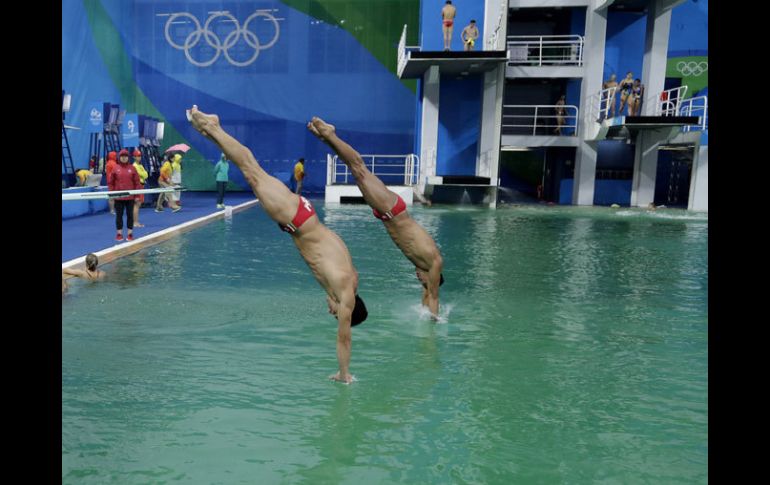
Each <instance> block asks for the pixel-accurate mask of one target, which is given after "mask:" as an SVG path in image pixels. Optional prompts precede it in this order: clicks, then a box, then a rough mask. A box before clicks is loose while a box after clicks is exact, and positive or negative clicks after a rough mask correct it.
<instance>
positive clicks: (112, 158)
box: [104, 152, 118, 215]
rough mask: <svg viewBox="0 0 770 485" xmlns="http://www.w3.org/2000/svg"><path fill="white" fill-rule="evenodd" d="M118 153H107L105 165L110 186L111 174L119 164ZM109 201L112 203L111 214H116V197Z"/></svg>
mask: <svg viewBox="0 0 770 485" xmlns="http://www.w3.org/2000/svg"><path fill="white" fill-rule="evenodd" d="M117 158H118V154H117V153H115V152H110V153H108V154H107V166H106V167H104V170H105V172H106V174H107V185H108V186H109V180H110V174H112V171H113V170H114V169H115V166H116V165H117V164H118V162H117ZM107 203H108V204H109V205H110V214H112V215H115V199H112V198H110V199H109V200H108V201H107Z"/></svg>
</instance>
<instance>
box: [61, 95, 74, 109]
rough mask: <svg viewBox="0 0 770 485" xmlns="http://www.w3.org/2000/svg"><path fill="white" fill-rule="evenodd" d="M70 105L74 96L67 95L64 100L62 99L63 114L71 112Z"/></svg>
mask: <svg viewBox="0 0 770 485" xmlns="http://www.w3.org/2000/svg"><path fill="white" fill-rule="evenodd" d="M70 105H72V95H71V94H65V95H64V98H63V99H62V103H61V110H62V113H66V112H67V111H69V110H70Z"/></svg>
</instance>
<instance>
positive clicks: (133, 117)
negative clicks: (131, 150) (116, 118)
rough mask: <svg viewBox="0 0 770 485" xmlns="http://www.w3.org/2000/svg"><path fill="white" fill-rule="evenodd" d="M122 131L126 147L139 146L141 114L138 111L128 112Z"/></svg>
mask: <svg viewBox="0 0 770 485" xmlns="http://www.w3.org/2000/svg"><path fill="white" fill-rule="evenodd" d="M120 131H121V134H122V135H123V146H124V147H137V146H139V115H137V114H136V113H126V116H125V117H124V118H123V126H122V127H121V129H120Z"/></svg>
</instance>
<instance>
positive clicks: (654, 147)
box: [631, 130, 668, 207]
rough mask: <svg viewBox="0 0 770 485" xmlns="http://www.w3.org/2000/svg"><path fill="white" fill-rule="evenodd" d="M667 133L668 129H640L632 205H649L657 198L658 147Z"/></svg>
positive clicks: (636, 151) (635, 157) (632, 184)
mask: <svg viewBox="0 0 770 485" xmlns="http://www.w3.org/2000/svg"><path fill="white" fill-rule="evenodd" d="M664 131H665V133H663V132H664ZM666 135H668V130H640V131H639V133H638V134H637V135H636V150H635V153H634V177H633V181H632V182H631V207H647V206H648V205H649V204H650V203H651V202H653V201H654V200H655V176H656V174H657V171H658V147H659V146H660V145H661V143H663V142H664V141H665V140H666Z"/></svg>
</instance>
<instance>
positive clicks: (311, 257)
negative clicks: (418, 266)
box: [187, 105, 367, 384]
mask: <svg viewBox="0 0 770 485" xmlns="http://www.w3.org/2000/svg"><path fill="white" fill-rule="evenodd" d="M187 117H188V119H189V120H190V122H191V123H192V125H193V127H194V128H195V129H196V130H198V132H200V133H201V134H202V135H203V136H205V137H206V138H208V139H209V140H211V141H213V142H214V143H216V144H217V145H218V146H219V148H220V149H221V150H222V152H223V153H224V154H225V155H226V156H227V159H228V160H231V161H232V162H233V163H235V165H236V166H237V167H238V168H239V169H240V170H241V172H243V176H244V178H245V179H246V182H248V184H249V185H250V186H251V189H252V190H253V191H254V194H255V195H256V196H257V198H258V199H259V202H260V203H261V204H262V208H263V209H264V210H265V212H266V213H267V215H268V216H270V218H271V219H273V220H274V221H276V222H277V223H278V226H279V227H280V228H281V229H282V230H283V231H285V232H288V233H289V234H290V235H291V236H292V240H293V241H294V244H295V245H296V246H297V249H299V253H300V255H302V258H303V259H304V260H305V262H306V263H307V265H308V266H309V267H310V270H311V271H312V272H313V276H315V279H316V280H317V281H318V283H319V284H320V285H321V286H322V287H323V288H324V289H325V290H326V294H327V298H326V299H327V303H328V304H329V312H330V313H332V314H333V315H335V316H336V317H337V321H338V328H337V361H338V362H339V372H337V373H336V374H334V375H332V376H330V379H333V380H335V381H341V382H344V383H346V384H349V383H351V382H352V381H353V376H352V375H351V374H350V372H349V365H350V349H351V331H350V328H351V327H352V326H355V325H358V324H359V323H361V322H363V321H364V320H366V317H367V311H366V305H364V302H363V300H361V298H360V297H359V296H358V295H357V294H356V291H357V289H358V273H357V272H356V269H355V267H353V260H352V259H351V257H350V252H348V248H347V246H345V243H344V242H343V241H342V239H340V237H339V236H338V235H337V234H336V233H334V232H333V231H331V230H330V229H329V228H327V227H326V226H324V225H323V224H322V223H321V221H319V220H318V216H316V212H315V209H314V208H313V206H312V204H310V202H309V201H308V200H307V199H305V198H304V197H300V196H298V195H297V194H294V193H292V192H291V191H290V190H289V189H288V187H286V185H285V184H284V183H283V182H281V181H280V180H278V179H277V178H275V177H273V176H271V175H270V174H268V173H267V172H265V170H264V169H263V168H262V167H261V166H260V165H259V163H257V160H256V158H254V155H253V154H252V153H251V150H249V149H248V148H246V147H245V146H243V145H242V144H240V143H239V142H238V141H237V140H236V139H235V138H233V137H232V136H230V135H229V134H228V133H226V132H225V131H224V130H223V129H222V127H221V126H220V124H219V117H218V116H217V115H213V114H212V115H209V114H205V113H203V112H201V111H199V110H198V107H197V106H195V105H193V107H192V109H191V110H189V112H188V115H187Z"/></svg>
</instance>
